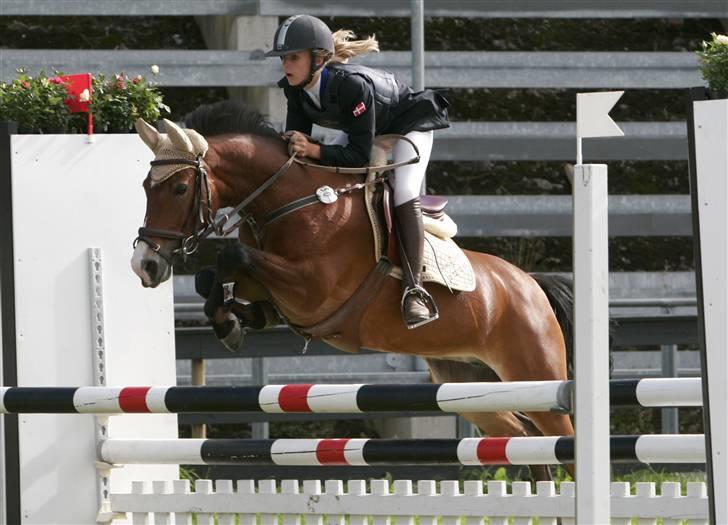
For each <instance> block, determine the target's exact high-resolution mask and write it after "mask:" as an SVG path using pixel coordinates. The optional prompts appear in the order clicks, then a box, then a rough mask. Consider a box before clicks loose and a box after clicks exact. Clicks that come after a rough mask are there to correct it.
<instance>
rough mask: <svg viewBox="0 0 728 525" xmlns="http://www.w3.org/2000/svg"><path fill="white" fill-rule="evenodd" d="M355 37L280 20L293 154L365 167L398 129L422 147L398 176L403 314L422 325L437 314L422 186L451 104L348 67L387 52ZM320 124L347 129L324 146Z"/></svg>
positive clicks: (306, 19)
mask: <svg viewBox="0 0 728 525" xmlns="http://www.w3.org/2000/svg"><path fill="white" fill-rule="evenodd" d="M353 37H354V33H353V32H352V31H347V30H339V31H336V32H335V33H334V34H333V35H332V34H331V31H330V30H329V28H328V26H327V25H326V24H325V23H324V22H323V21H321V20H319V19H318V18H316V17H313V16H309V15H295V16H292V17H290V18H288V19H287V20H286V21H285V22H283V23H282V24H281V25H280V27H279V28H278V30H277V31H276V34H275V37H274V42H273V49H272V50H271V51H269V52H268V53H266V56H269V57H273V56H277V57H280V59H281V62H282V63H283V71H284V73H285V78H283V79H281V81H280V82H279V83H278V86H279V87H281V88H283V90H284V93H285V95H286V98H287V99H288V113H287V116H286V132H285V134H284V137H285V138H287V139H288V141H289V146H288V148H289V151H290V152H291V153H294V152H295V153H297V154H299V155H301V156H305V157H309V158H311V159H316V160H317V161H318V162H320V163H321V164H326V165H332V166H342V167H361V166H366V165H368V164H369V157H370V154H371V149H372V144H373V141H374V137H375V136H376V135H382V134H387V133H397V134H400V135H405V136H407V138H409V139H410V140H412V141H413V142H414V143H415V144H416V145H417V148H418V150H419V153H420V161H419V163H417V164H410V165H407V166H403V167H401V168H397V169H396V170H395V171H394V174H393V176H392V177H391V178H390V183H391V184H392V186H393V188H394V204H395V214H396V217H397V223H398V226H399V233H400V245H401V248H402V250H403V251H404V257H402V270H403V280H402V286H403V292H402V316H403V320H404V322H405V324H406V325H407V327H408V328H416V327H418V326H421V325H423V324H425V323H428V322H430V321H433V320H435V319H436V318H437V316H436V315H435V314H434V312H432V311H430V308H429V307H428V301H432V299H431V297H429V295H428V294H427V292H426V291H425V290H424V288H422V283H421V273H422V256H423V243H424V228H423V225H422V213H421V210H420V191H421V186H422V181H423V179H424V176H425V170H426V168H427V163H428V161H429V159H430V151H431V150H432V134H433V130H436V129H442V128H446V127H448V126H449V125H450V124H449V122H448V116H447V106H448V102H447V100H445V98H444V97H442V96H441V95H440V94H438V93H436V92H434V91H431V90H425V91H420V92H417V93H415V92H413V91H412V89H411V88H409V87H408V86H406V85H404V84H402V83H401V82H399V81H398V80H397V79H395V78H394V76H393V75H392V74H391V73H388V72H386V71H381V70H377V69H372V68H368V67H365V66H361V65H356V64H347V63H346V62H347V61H348V59H349V58H350V57H353V56H357V55H362V54H365V53H369V52H372V51H379V45H378V43H377V41H376V39H375V38H374V37H373V36H372V37H369V38H367V39H365V40H352V38H353ZM313 124H318V125H319V126H322V127H325V128H333V129H338V130H341V131H342V133H341V134H340V135H339V136H338V137H337V139H336V140H334V142H333V143H332V144H326V145H323V144H317V143H315V142H313V141H311V140H310V139H309V135H310V134H311V129H312V126H313ZM411 155H412V149H411V147H410V146H409V145H408V144H406V143H404V141H400V142H399V143H398V144H397V145H396V146H395V148H394V161H395V162H399V161H405V160H407V159H409V158H410V157H411ZM402 250H401V251H402ZM431 304H433V305H434V303H431Z"/></svg>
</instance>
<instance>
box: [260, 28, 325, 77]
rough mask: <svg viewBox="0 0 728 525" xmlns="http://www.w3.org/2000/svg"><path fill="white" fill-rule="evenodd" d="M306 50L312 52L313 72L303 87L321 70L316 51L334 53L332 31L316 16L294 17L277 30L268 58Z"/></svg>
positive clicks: (267, 54)
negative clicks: (317, 64)
mask: <svg viewBox="0 0 728 525" xmlns="http://www.w3.org/2000/svg"><path fill="white" fill-rule="evenodd" d="M305 49H310V50H311V72H310V73H309V76H308V80H306V81H305V82H304V83H303V85H306V84H308V83H309V82H311V79H312V78H313V75H314V73H316V71H317V70H318V69H319V67H320V66H319V67H317V66H316V59H315V51H316V50H317V49H322V50H324V51H327V52H329V53H331V54H333V53H334V39H333V38H332V36H331V30H330V29H329V26H327V25H326V24H325V23H324V22H323V21H321V20H319V19H318V18H316V17H315V16H310V15H294V16H292V17H290V18H288V19H287V20H286V21H284V22H283V23H282V24H281V25H280V26H279V27H278V29H277V30H276V34H275V36H274V37H273V49H271V50H270V51H268V52H267V53H266V54H265V56H266V57H281V56H285V55H288V54H289V53H297V52H299V51H303V50H305Z"/></svg>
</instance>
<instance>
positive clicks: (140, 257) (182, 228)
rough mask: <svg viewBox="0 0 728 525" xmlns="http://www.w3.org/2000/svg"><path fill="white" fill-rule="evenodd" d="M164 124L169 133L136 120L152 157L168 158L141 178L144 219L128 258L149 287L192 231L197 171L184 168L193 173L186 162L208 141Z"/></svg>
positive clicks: (167, 270) (168, 270) (166, 271)
mask: <svg viewBox="0 0 728 525" xmlns="http://www.w3.org/2000/svg"><path fill="white" fill-rule="evenodd" d="M164 123H165V127H166V129H167V132H168V133H167V134H162V133H160V132H159V131H157V129H156V128H154V127H153V126H151V125H149V124H147V123H146V122H144V121H143V120H142V119H138V120H137V122H136V123H135V127H136V130H137V132H138V133H139V136H140V137H141V139H142V140H143V141H144V143H145V144H146V145H147V146H148V147H149V149H151V150H152V151H153V152H154V155H155V157H154V159H155V160H157V161H159V160H164V161H166V163H163V164H158V165H154V166H153V168H152V171H151V172H150V175H149V176H148V177H147V179H146V180H145V183H144V188H145V191H146V194H147V209H146V222H145V224H144V227H143V228H142V229H140V232H139V237H138V239H137V242H136V245H135V247H134V254H133V255H132V259H131V267H132V270H133V271H134V273H135V274H136V275H137V276H139V278H140V279H141V282H142V285H143V286H144V287H151V288H154V287H156V286H158V285H159V284H161V283H163V282H164V281H166V280H167V279H169V278H170V277H171V275H172V264H171V261H172V259H173V257H174V254H175V252H177V251H179V250H180V248H181V246H182V240H183V239H184V238H185V237H187V236H189V235H191V234H192V233H193V231H188V230H192V229H193V228H194V224H195V221H194V215H193V213H194V210H192V209H191V208H192V203H193V200H194V182H195V176H194V175H190V174H189V173H182V172H184V171H190V172H192V170H190V166H189V162H190V161H192V160H195V159H197V158H199V157H204V155H205V153H206V152H207V141H205V139H204V138H203V137H202V136H201V135H199V134H198V133H196V132H195V131H194V130H183V129H181V128H180V127H178V126H176V125H175V124H174V123H173V122H170V121H168V120H166V119H164ZM180 159H181V161H180ZM170 160H171V161H172V162H170ZM177 161H180V162H181V163H180V162H177ZM185 162H186V164H185ZM170 232H171V233H172V235H171V236H170V235H169V233H170Z"/></svg>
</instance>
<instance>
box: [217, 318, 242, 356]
mask: <svg viewBox="0 0 728 525" xmlns="http://www.w3.org/2000/svg"><path fill="white" fill-rule="evenodd" d="M223 326H224V328H223V329H222V330H215V332H216V335H217V336H218V339H219V340H220V342H221V343H222V344H223V346H224V347H225V348H226V349H227V350H229V351H230V352H238V351H239V350H240V347H241V346H242V344H243V339H245V331H244V330H243V328H242V327H241V326H240V322H239V321H238V320H237V319H236V320H234V321H232V320H231V321H226V322H225V324H224V325H223Z"/></svg>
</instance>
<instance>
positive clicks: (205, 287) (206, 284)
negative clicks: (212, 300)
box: [195, 266, 215, 299]
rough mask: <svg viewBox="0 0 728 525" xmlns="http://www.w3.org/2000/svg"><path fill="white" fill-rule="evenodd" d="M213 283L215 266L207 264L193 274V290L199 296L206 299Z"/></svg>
mask: <svg viewBox="0 0 728 525" xmlns="http://www.w3.org/2000/svg"><path fill="white" fill-rule="evenodd" d="M214 284H215V268H213V267H212V266H208V267H207V268H203V269H202V270H200V271H199V272H197V273H196V274H195V291H196V292H197V294H198V295H199V296H200V297H204V298H205V299H207V298H208V297H210V292H212V286H213V285H214Z"/></svg>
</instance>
